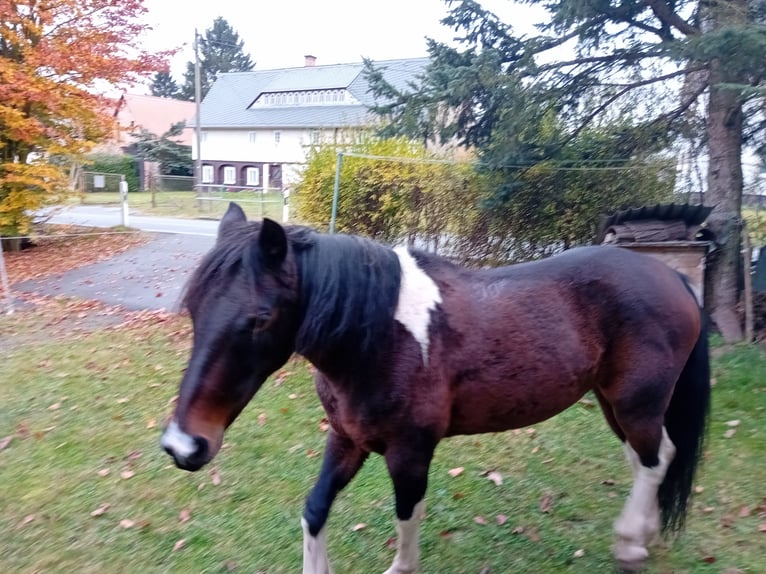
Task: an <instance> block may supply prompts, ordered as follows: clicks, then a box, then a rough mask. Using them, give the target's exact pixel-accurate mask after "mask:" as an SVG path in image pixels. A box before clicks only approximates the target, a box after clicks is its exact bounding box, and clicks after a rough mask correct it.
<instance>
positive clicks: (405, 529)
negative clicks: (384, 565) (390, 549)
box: [383, 500, 426, 574]
mask: <svg viewBox="0 0 766 574" xmlns="http://www.w3.org/2000/svg"><path fill="white" fill-rule="evenodd" d="M425 511H426V504H425V502H424V501H422V500H421V501H420V502H418V503H417V504H416V505H415V508H414V509H413V511H412V518H410V519H409V520H398V521H397V523H396V534H397V538H396V556H394V562H393V563H392V564H391V568H389V569H388V570H386V571H385V572H384V573H383V574H411V573H412V572H415V571H416V570H417V569H418V564H419V562H420V544H419V538H420V521H421V520H423V516H424V515H425Z"/></svg>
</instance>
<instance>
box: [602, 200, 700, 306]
mask: <svg viewBox="0 0 766 574" xmlns="http://www.w3.org/2000/svg"><path fill="white" fill-rule="evenodd" d="M712 210H713V208H712V207H707V206H704V205H689V204H675V203H671V204H657V205H652V206H643V207H637V208H631V209H626V210H623V211H619V212H617V213H615V214H613V215H611V216H608V217H604V218H602V220H601V222H600V224H599V230H598V234H597V236H596V241H595V242H596V243H597V244H605V245H608V244H612V245H618V246H620V247H624V248H625V249H631V250H633V251H639V252H641V253H647V254H649V255H651V256H653V257H657V258H658V259H660V260H662V261H664V262H665V263H666V264H667V265H669V266H670V267H672V268H673V269H676V270H678V271H680V272H681V273H683V274H684V275H687V276H688V277H689V278H690V280H691V283H692V287H693V289H694V291H695V295H696V296H697V300H698V301H699V303H700V305H702V303H703V296H704V285H705V259H706V256H707V253H708V249H709V247H710V244H711V241H712V239H713V237H712V236H711V235H710V232H709V230H707V229H705V228H703V227H702V224H703V223H704V222H705V219H707V217H708V215H710V212H711V211H712Z"/></svg>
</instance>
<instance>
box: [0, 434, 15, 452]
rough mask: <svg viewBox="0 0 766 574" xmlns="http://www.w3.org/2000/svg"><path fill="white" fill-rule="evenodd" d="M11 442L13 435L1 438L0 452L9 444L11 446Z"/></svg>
mask: <svg viewBox="0 0 766 574" xmlns="http://www.w3.org/2000/svg"><path fill="white" fill-rule="evenodd" d="M12 440H13V435H10V436H6V437H3V438H2V439H0V450H3V449H4V448H6V447H7V446H8V445H9V444H11V441H12Z"/></svg>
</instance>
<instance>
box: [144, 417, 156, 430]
mask: <svg viewBox="0 0 766 574" xmlns="http://www.w3.org/2000/svg"><path fill="white" fill-rule="evenodd" d="M156 426H157V421H156V420H154V419H149V420H148V421H146V428H148V429H153V428H154V427H156Z"/></svg>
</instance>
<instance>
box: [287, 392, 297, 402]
mask: <svg viewBox="0 0 766 574" xmlns="http://www.w3.org/2000/svg"><path fill="white" fill-rule="evenodd" d="M287 398H288V399H290V400H291V401H293V400H295V399H297V398H298V395H296V394H295V393H290V394H289V395H287Z"/></svg>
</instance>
